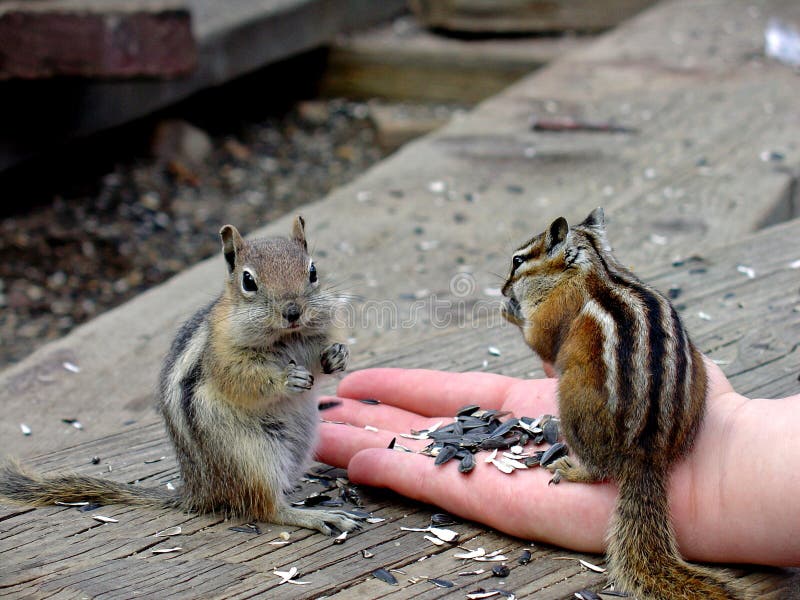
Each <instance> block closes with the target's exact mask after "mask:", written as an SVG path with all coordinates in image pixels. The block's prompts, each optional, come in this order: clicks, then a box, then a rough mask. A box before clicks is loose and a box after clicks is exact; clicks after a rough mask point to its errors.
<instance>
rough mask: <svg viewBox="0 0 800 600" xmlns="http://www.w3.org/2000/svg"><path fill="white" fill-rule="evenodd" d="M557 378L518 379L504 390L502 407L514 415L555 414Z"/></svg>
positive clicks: (537, 415) (556, 410) (556, 411)
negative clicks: (504, 397) (504, 398)
mask: <svg viewBox="0 0 800 600" xmlns="http://www.w3.org/2000/svg"><path fill="white" fill-rule="evenodd" d="M557 389H558V380H557V379H519V380H516V381H515V383H514V384H512V385H511V387H509V388H508V390H507V391H506V400H505V402H504V403H503V406H502V409H503V410H508V411H511V413H512V414H513V415H514V416H515V417H539V416H542V415H546V414H549V415H557V414H558V400H557V396H556V391H557Z"/></svg>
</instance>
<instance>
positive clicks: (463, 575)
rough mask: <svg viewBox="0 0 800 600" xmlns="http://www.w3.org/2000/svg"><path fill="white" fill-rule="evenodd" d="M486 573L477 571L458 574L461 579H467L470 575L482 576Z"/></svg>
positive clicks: (483, 570) (484, 570)
mask: <svg viewBox="0 0 800 600" xmlns="http://www.w3.org/2000/svg"><path fill="white" fill-rule="evenodd" d="M483 573H486V569H475V570H474V571H460V572H459V573H458V576H459V577H467V576H469V575H482V574H483Z"/></svg>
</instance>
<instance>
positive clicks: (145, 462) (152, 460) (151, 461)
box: [144, 456, 167, 465]
mask: <svg viewBox="0 0 800 600" xmlns="http://www.w3.org/2000/svg"><path fill="white" fill-rule="evenodd" d="M165 458H167V457H166V456H160V457H158V458H151V459H150V460H146V461H144V464H146V465H152V464H153V463H157V462H161V461H162V460H164V459H165Z"/></svg>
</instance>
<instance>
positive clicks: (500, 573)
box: [492, 565, 511, 577]
mask: <svg viewBox="0 0 800 600" xmlns="http://www.w3.org/2000/svg"><path fill="white" fill-rule="evenodd" d="M510 574H511V569H509V568H508V567H507V566H506V565H497V566H495V567H492V577H508V576H509V575H510Z"/></svg>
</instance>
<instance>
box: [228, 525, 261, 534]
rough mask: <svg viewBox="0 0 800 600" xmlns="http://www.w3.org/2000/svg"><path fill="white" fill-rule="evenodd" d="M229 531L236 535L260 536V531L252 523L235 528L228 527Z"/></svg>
mask: <svg viewBox="0 0 800 600" xmlns="http://www.w3.org/2000/svg"><path fill="white" fill-rule="evenodd" d="M228 530H230V531H236V532H238V533H253V534H256V535H260V534H261V529H259V527H258V525H256V524H254V523H248V524H247V525H244V526H242V525H237V526H235V527H228Z"/></svg>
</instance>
